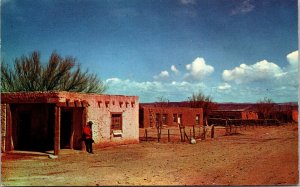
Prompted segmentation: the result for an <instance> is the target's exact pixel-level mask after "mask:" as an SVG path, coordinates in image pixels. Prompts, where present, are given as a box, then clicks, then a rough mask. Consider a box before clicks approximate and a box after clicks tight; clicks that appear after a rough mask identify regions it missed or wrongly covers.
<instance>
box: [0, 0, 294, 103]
mask: <svg viewBox="0 0 300 187" xmlns="http://www.w3.org/2000/svg"><path fill="white" fill-rule="evenodd" d="M297 8H298V4H297V1H296V0H64V1H62V0H40V1H36V0H2V1H1V58H2V59H3V60H4V61H5V62H7V63H10V64H12V63H13V61H14V59H15V58H17V57H20V56H22V55H28V54H30V53H31V52H32V51H34V50H37V51H39V52H40V53H41V56H42V60H43V61H44V62H46V61H47V60H48V57H49V56H50V54H51V52H52V51H56V52H58V53H59V54H61V55H62V56H70V55H71V56H73V57H75V58H76V60H77V62H78V63H80V64H81V65H82V67H83V68H84V69H88V70H89V71H90V72H92V73H97V74H98V76H99V77H100V78H101V79H102V80H103V81H104V82H105V83H106V84H107V85H108V87H109V88H108V90H107V92H106V93H107V94H118V95H119V94H121V95H138V96H139V97H140V102H155V101H157V100H158V98H161V97H163V98H165V99H168V100H170V101H183V100H186V99H187V98H188V97H189V96H191V95H192V93H195V92H198V91H201V92H203V93H204V94H205V95H210V96H211V97H212V98H213V100H214V101H216V102H257V101H259V100H262V99H263V98H264V97H268V98H271V99H272V100H273V101H275V102H291V101H298V36H297V32H298V28H297V27H298V26H297V23H298V19H297V16H298V15H297V11H298V10H297Z"/></svg>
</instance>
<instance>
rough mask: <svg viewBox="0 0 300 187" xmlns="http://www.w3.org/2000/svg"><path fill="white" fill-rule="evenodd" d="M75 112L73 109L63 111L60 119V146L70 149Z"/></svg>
mask: <svg viewBox="0 0 300 187" xmlns="http://www.w3.org/2000/svg"><path fill="white" fill-rule="evenodd" d="M72 118H73V113H72V111H71V110H62V111H61V121H60V148H61V149H70V148H71V130H72V123H73V120H72Z"/></svg>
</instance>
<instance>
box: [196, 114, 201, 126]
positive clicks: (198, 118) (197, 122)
mask: <svg viewBox="0 0 300 187" xmlns="http://www.w3.org/2000/svg"><path fill="white" fill-rule="evenodd" d="M199 123H200V115H199V114H197V115H196V125H199Z"/></svg>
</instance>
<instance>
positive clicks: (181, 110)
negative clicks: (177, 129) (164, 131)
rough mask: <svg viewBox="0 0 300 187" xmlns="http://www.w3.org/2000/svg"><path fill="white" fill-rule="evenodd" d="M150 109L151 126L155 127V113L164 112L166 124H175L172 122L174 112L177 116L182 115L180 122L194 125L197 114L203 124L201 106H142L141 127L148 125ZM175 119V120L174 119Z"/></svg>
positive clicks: (175, 123) (200, 123)
mask: <svg viewBox="0 0 300 187" xmlns="http://www.w3.org/2000/svg"><path fill="white" fill-rule="evenodd" d="M150 110H151V111H152V115H153V119H154V120H153V123H152V124H153V127H155V118H156V114H157V113H158V114H160V115H163V114H166V115H167V119H166V124H165V125H167V126H177V125H178V122H179V121H178V120H177V122H174V120H173V115H174V114H176V115H177V118H178V116H179V115H181V116H182V119H181V124H183V125H185V126H193V125H196V115H199V124H197V125H200V126H202V125H203V109H202V108H187V107H142V109H141V112H142V113H143V121H140V123H141V126H143V128H148V127H150ZM175 121H176V120H175Z"/></svg>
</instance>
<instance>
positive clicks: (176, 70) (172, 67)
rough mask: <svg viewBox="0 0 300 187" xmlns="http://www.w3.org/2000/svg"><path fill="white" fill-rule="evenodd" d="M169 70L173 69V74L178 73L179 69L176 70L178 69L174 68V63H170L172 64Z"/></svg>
mask: <svg viewBox="0 0 300 187" xmlns="http://www.w3.org/2000/svg"><path fill="white" fill-rule="evenodd" d="M171 71H173V72H174V73H175V74H178V73H179V71H178V69H177V68H176V66H175V65H172V66H171Z"/></svg>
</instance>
